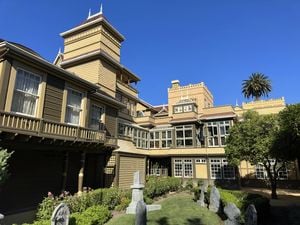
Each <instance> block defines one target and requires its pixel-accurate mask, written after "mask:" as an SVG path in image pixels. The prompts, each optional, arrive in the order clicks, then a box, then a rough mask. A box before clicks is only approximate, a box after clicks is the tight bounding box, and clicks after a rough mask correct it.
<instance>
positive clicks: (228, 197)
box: [219, 188, 270, 224]
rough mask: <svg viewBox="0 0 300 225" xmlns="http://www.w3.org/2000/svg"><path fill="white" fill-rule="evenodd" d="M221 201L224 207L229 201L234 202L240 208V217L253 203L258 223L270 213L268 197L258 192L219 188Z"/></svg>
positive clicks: (261, 222) (263, 220)
mask: <svg viewBox="0 0 300 225" xmlns="http://www.w3.org/2000/svg"><path fill="white" fill-rule="evenodd" d="M219 191H220V195H221V203H222V206H223V207H224V206H225V205H226V204H228V203H229V202H231V203H234V204H235V205H236V206H237V207H238V208H239V209H240V210H241V214H242V215H241V217H242V221H243V217H244V215H245V212H246V210H247V207H248V206H249V205H250V204H254V206H255V208H256V211H257V216H258V224H263V223H264V222H265V220H266V218H267V217H268V215H269V213H270V203H269V199H268V198H266V197H263V196H261V195H259V194H250V193H246V192H243V191H232V190H225V189H220V188H219Z"/></svg>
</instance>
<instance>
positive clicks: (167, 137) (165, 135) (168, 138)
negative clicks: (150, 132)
mask: <svg viewBox="0 0 300 225" xmlns="http://www.w3.org/2000/svg"><path fill="white" fill-rule="evenodd" d="M161 139H162V141H161V147H162V148H170V147H171V145H172V130H165V131H162V132H161Z"/></svg>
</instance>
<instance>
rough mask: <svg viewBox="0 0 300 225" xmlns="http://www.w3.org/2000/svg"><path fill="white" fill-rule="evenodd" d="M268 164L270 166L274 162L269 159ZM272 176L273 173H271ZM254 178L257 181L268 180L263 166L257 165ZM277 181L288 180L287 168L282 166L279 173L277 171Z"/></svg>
mask: <svg viewBox="0 0 300 225" xmlns="http://www.w3.org/2000/svg"><path fill="white" fill-rule="evenodd" d="M270 163H271V165H274V164H275V160H273V159H270ZM272 174H273V171H272ZM255 176H256V178H257V179H267V178H268V173H267V170H266V169H265V167H264V166H263V164H261V163H260V164H258V165H256V166H255ZM277 176H278V179H279V180H287V179H288V170H287V168H286V167H285V166H284V167H282V168H281V169H280V170H279V171H278V174H277Z"/></svg>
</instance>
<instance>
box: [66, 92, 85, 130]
mask: <svg viewBox="0 0 300 225" xmlns="http://www.w3.org/2000/svg"><path fill="white" fill-rule="evenodd" d="M81 100H82V93H80V92H77V91H74V90H71V89H68V99H67V110H66V119H65V121H66V123H70V124H76V125H79V119H80V112H81V111H82V109H81Z"/></svg>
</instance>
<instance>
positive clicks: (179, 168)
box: [174, 159, 183, 177]
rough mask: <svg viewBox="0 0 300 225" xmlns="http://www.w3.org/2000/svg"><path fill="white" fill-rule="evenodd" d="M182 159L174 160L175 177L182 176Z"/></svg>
mask: <svg viewBox="0 0 300 225" xmlns="http://www.w3.org/2000/svg"><path fill="white" fill-rule="evenodd" d="M182 174H183V173H182V160H180V159H175V160H174V177H182Z"/></svg>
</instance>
